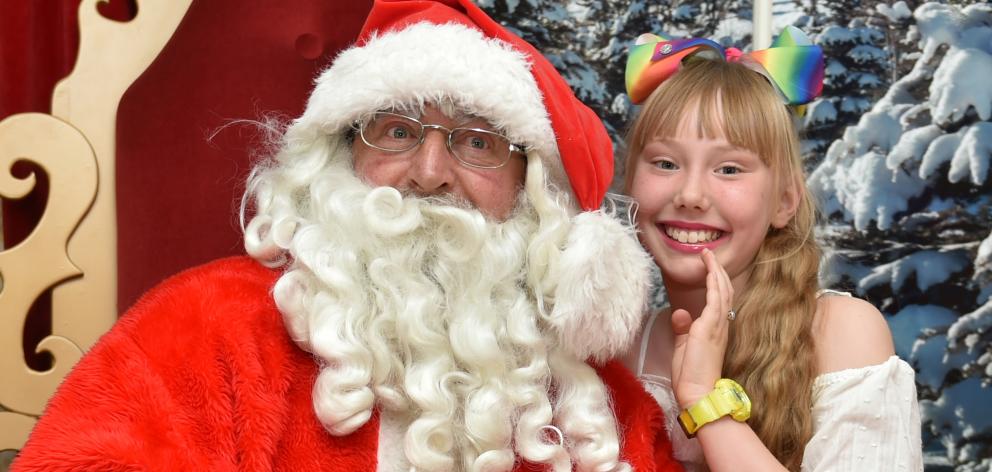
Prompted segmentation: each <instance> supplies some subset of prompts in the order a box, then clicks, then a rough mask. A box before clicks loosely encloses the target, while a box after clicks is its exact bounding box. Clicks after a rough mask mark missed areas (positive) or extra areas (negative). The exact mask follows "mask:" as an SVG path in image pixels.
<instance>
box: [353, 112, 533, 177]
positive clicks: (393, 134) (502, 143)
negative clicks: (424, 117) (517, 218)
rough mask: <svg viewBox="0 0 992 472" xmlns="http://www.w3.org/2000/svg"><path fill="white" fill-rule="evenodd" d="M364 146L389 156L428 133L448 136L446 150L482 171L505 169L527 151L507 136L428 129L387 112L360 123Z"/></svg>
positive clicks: (414, 144) (473, 130) (416, 143)
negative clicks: (517, 154) (434, 132)
mask: <svg viewBox="0 0 992 472" xmlns="http://www.w3.org/2000/svg"><path fill="white" fill-rule="evenodd" d="M355 127H356V128H358V130H359V134H360V135H361V137H362V142H364V143H365V144H367V145H368V146H369V147H372V148H374V149H378V150H380V151H387V152H403V151H409V150H411V149H413V148H415V147H417V146H419V145H421V144H423V142H424V136H426V133H427V130H428V129H436V130H439V131H443V132H445V133H447V134H448V139H447V147H448V151H449V152H451V155H452V156H455V159H457V160H458V162H460V163H462V164H463V165H466V166H468V167H475V168H479V169H498V168H500V167H503V166H504V165H506V163H507V162H509V160H510V156H511V155H512V154H513V153H514V152H521V153H522V152H524V147H523V146H520V145H517V144H513V143H511V142H510V140H509V139H507V137H506V136H503V135H502V134H499V133H497V132H494V131H489V130H485V129H481V128H453V129H449V128H446V127H444V126H441V125H428V124H424V123H421V122H420V120H417V119H416V118H411V117H409V116H406V115H401V114H399V113H393V112H388V111H380V112H376V113H374V114H373V115H372V117H371V118H369V119H367V120H364V121H360V122H357V123H356V124H355Z"/></svg>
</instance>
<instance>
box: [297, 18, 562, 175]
mask: <svg viewBox="0 0 992 472" xmlns="http://www.w3.org/2000/svg"><path fill="white" fill-rule="evenodd" d="M444 101H449V102H450V103H452V104H453V105H455V106H456V107H458V108H460V109H462V110H464V111H467V112H469V113H472V114H473V115H475V116H478V117H480V118H484V119H486V120H488V121H489V122H490V123H491V124H492V125H493V126H495V127H497V128H498V129H500V130H502V131H503V132H504V133H506V135H507V137H508V138H509V139H510V141H512V142H514V143H516V144H523V145H526V146H527V147H528V148H529V151H528V156H539V157H540V158H541V160H542V161H543V162H544V165H545V167H546V168H547V169H548V171H549V175H550V176H551V178H552V181H553V182H554V183H555V184H556V185H557V186H559V187H560V188H561V189H568V190H571V186H570V185H569V184H568V180H567V177H565V172H564V168H563V166H562V164H561V162H560V159H559V158H558V147H557V145H556V144H555V133H554V131H553V129H552V127H551V120H550V119H549V117H548V112H547V109H546V108H545V107H544V102H543V101H542V95H541V91H540V89H539V88H538V86H537V82H535V80H534V77H533V76H532V75H531V70H530V62H529V61H528V58H527V56H526V55H525V54H523V53H522V52H519V51H517V50H516V49H514V48H513V47H512V46H510V44H508V43H506V42H504V41H501V40H498V39H492V38H486V37H485V36H483V34H482V33H481V32H480V31H478V30H475V29H472V28H469V27H466V26H464V25H460V24H457V23H447V24H434V23H429V22H422V23H416V24H413V25H410V26H407V27H406V28H404V29H402V30H399V31H390V32H386V33H383V34H381V35H377V36H372V37H371V38H370V39H369V40H368V41H367V42H366V43H365V44H364V45H361V46H356V47H352V48H350V49H347V50H345V51H344V52H342V53H341V54H340V55H338V57H337V58H336V59H335V60H334V63H333V64H332V65H331V67H329V68H328V69H327V70H325V71H324V72H323V73H322V74H321V75H320V77H318V79H317V82H316V87H315V88H314V91H313V94H312V95H311V96H310V100H309V102H308V103H307V108H306V110H305V111H304V113H303V116H302V117H300V119H299V120H297V125H303V126H308V127H310V126H314V127H317V128H318V129H319V130H320V131H322V132H324V133H327V134H336V133H340V132H342V131H343V130H345V129H346V128H347V127H348V126H350V125H351V123H353V122H354V121H355V120H357V119H359V118H362V117H364V116H367V115H368V114H369V113H372V112H375V111H378V110H384V109H389V108H394V107H402V106H411V105H424V104H430V103H442V102H444Z"/></svg>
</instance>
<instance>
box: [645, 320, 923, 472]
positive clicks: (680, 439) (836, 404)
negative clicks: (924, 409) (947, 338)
mask: <svg viewBox="0 0 992 472" xmlns="http://www.w3.org/2000/svg"><path fill="white" fill-rule="evenodd" d="M655 316H656V314H653V315H651V316H650V317H649V319H648V323H647V325H646V326H645V331H644V333H645V335H644V336H643V338H642V340H641V359H640V360H639V362H638V372H636V374H637V377H638V378H639V379H640V380H641V383H642V384H643V385H644V387H645V389H646V390H647V391H648V392H649V393H650V394H651V396H653V397H654V398H655V400H656V401H658V404H659V405H660V406H661V408H662V410H663V411H664V412H665V422H666V427H667V430H668V435H669V437H671V440H672V446H673V448H674V450H675V458H676V459H678V460H679V461H680V462H682V465H683V466H684V467H685V469H686V471H687V472H699V471H707V470H708V469H707V468H706V462H705V460H704V458H703V450H702V448H701V447H700V446H699V441H698V440H696V439H688V438H686V437H685V434H684V433H683V432H682V428H680V427H679V425H678V419H677V418H678V414H679V412H680V410H681V409H680V408H679V406H678V402H677V401H676V400H675V395H674V393H673V392H672V384H671V381H670V380H669V379H667V378H665V377H661V376H657V375H651V374H645V373H644V372H643V366H644V362H643V361H644V359H643V356H644V354H645V353H646V352H647V348H646V346H647V345H648V344H647V343H648V339H649V337H650V336H648V334H649V333H650V332H651V331H650V329H651V325H652V324H653V323H654V319H655ZM914 377H915V372H914V371H913V368H912V367H910V365H909V364H907V363H906V361H903V360H902V359H900V358H898V357H896V356H892V357H890V358H889V359H888V360H886V361H885V362H883V363H881V364H878V365H872V366H867V367H861V368H858V369H847V370H842V371H837V372H830V373H826V374H823V375H820V376H819V377H817V378H816V379H815V380H814V382H813V397H814V404H813V437H812V439H810V441H809V443H807V444H806V450H805V452H804V454H803V462H802V470H803V471H807V472H825V471H837V472H842V471H843V472H849V471H869V470H870V471H894V472H908V471H922V470H923V447H922V442H921V438H920V436H921V428H920V409H919V403H918V402H917V399H916V382H915V381H914Z"/></svg>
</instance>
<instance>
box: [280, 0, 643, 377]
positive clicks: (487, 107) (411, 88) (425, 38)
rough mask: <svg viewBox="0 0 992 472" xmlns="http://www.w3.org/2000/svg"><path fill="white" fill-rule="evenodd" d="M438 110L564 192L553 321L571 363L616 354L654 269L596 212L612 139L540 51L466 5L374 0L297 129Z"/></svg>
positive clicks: (444, 0)
mask: <svg viewBox="0 0 992 472" xmlns="http://www.w3.org/2000/svg"><path fill="white" fill-rule="evenodd" d="M443 102H450V103H452V104H454V105H455V106H456V107H458V108H459V109H461V110H465V111H468V112H471V113H472V114H474V115H476V116H479V117H481V118H485V119H486V120H488V121H489V122H490V123H491V124H492V125H494V126H495V127H497V128H498V129H500V130H501V131H502V132H504V133H505V134H506V135H507V137H508V138H509V139H510V141H511V142H514V143H518V144H523V145H525V146H526V147H527V157H528V159H534V158H538V159H541V162H542V163H543V164H544V167H545V168H546V169H547V174H548V177H549V180H550V182H551V184H552V185H554V187H555V188H557V189H558V191H560V192H567V193H568V194H570V196H571V199H572V205H574V206H573V208H572V211H574V212H575V213H577V216H575V217H574V218H573V221H572V223H573V224H572V229H571V230H570V234H569V237H568V242H567V243H566V247H565V250H564V251H563V253H562V257H561V258H560V260H559V264H560V267H558V270H559V271H560V272H559V273H560V274H561V278H560V279H559V283H558V288H557V289H556V291H555V303H554V308H553V309H552V313H551V314H550V320H551V324H552V325H553V326H554V327H555V328H556V329H558V330H559V332H560V338H561V340H562V344H563V345H564V346H565V347H566V349H568V350H570V351H572V352H573V353H574V354H576V355H579V356H583V357H585V356H591V357H596V358H600V359H603V358H607V357H611V356H612V355H614V354H616V353H617V352H618V351H619V350H620V349H622V348H623V347H625V346H626V344H627V343H628V342H629V340H630V338H632V337H633V334H634V331H636V329H638V328H639V325H640V319H641V315H642V312H643V308H644V301H645V299H646V294H647V288H648V279H649V276H648V266H649V264H650V263H651V262H650V259H649V258H648V257H647V256H646V255H645V253H644V252H643V250H641V248H640V246H639V244H638V243H637V242H636V240H635V239H634V238H633V237H632V230H631V229H630V228H627V227H624V226H623V225H621V224H620V223H618V222H617V221H616V220H614V219H613V218H612V217H611V216H609V215H606V214H604V213H603V212H601V211H596V210H598V209H599V208H600V205H601V204H602V202H603V198H604V195H605V194H606V191H607V188H608V187H609V185H610V182H611V180H612V177H613V147H612V143H611V142H610V138H609V135H608V134H607V132H606V129H605V128H604V126H603V124H602V122H601V121H600V119H599V118H598V117H597V116H596V114H595V113H594V112H593V111H592V110H590V109H589V108H588V107H586V106H585V105H584V104H583V103H582V102H580V101H579V100H578V98H576V97H575V95H574V93H573V92H572V90H571V88H570V87H569V86H568V83H566V82H565V80H564V79H563V78H562V76H561V75H560V74H559V73H558V72H557V71H556V70H555V68H554V66H552V65H551V63H550V62H549V61H548V60H547V59H545V58H544V56H543V55H541V54H540V53H539V52H538V51H537V50H536V49H534V47H533V46H531V45H530V44H528V43H527V42H525V41H523V40H522V39H520V38H519V37H517V36H515V35H513V34H512V33H510V32H509V31H507V30H506V29H504V28H503V27H502V26H500V25H499V24H498V23H496V22H495V21H493V20H492V19H491V18H489V17H488V16H487V15H486V14H485V13H484V12H483V11H482V10H480V9H479V8H478V7H477V6H475V5H474V4H473V3H472V2H471V1H470V0H376V1H375V3H374V5H373V7H372V10H371V12H370V14H369V17H368V19H367V20H366V23H365V25H364V26H363V28H362V31H361V33H360V34H359V37H358V40H357V41H356V44H355V46H353V47H351V48H349V49H346V50H345V51H343V52H342V53H341V54H340V55H338V57H337V58H335V60H334V62H333V64H332V65H331V66H330V67H329V68H328V69H327V70H326V71H324V72H323V73H322V74H321V76H320V77H319V78H318V79H317V82H316V87H315V89H314V92H313V94H312V95H311V97H310V100H309V102H308V103H307V107H306V110H305V112H304V114H303V116H302V117H300V118H299V120H298V121H297V124H298V125H303V126H304V127H307V128H310V127H316V128H317V129H319V132H320V133H326V134H331V135H334V134H341V133H343V132H344V131H345V130H347V129H348V127H349V126H350V125H351V123H353V122H354V121H355V120H357V119H359V118H361V117H363V116H367V114H369V113H370V112H373V111H376V110H384V109H389V108H395V107H402V106H410V105H411V104H428V103H443Z"/></svg>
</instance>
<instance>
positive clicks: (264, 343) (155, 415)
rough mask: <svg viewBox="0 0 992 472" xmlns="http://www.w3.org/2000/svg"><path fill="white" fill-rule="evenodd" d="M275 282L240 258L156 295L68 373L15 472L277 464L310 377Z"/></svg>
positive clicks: (179, 279)
mask: <svg viewBox="0 0 992 472" xmlns="http://www.w3.org/2000/svg"><path fill="white" fill-rule="evenodd" d="M274 280H275V275H274V274H272V273H271V272H270V271H268V270H266V269H264V268H261V267H259V266H257V265H256V264H255V263H254V262H252V261H250V260H247V259H244V258H233V259H226V260H222V261H218V262H215V263H212V264H209V265H207V266H204V267H200V268H197V269H193V270H190V271H187V272H184V273H182V274H180V275H178V276H175V277H173V278H172V279H170V280H168V281H166V282H165V283H163V284H162V285H160V286H159V287H158V288H156V289H154V290H152V291H151V292H149V294H147V295H146V296H145V297H144V298H143V299H142V300H141V301H139V302H138V304H137V305H135V307H134V308H132V309H131V310H129V311H128V313H126V314H125V316H124V317H122V318H121V320H120V321H119V322H118V323H117V325H116V326H115V327H114V328H113V329H112V330H111V331H110V332H109V333H107V334H106V335H105V336H104V337H103V338H102V339H101V340H100V341H99V343H97V345H96V346H95V347H94V348H93V349H92V351H91V352H89V353H88V354H87V355H86V356H85V357H84V358H83V360H82V361H81V362H80V363H79V365H77V366H76V368H75V369H74V370H73V371H72V372H71V373H70V375H69V376H68V377H67V378H66V380H65V381H64V383H63V384H62V385H61V386H60V388H59V390H58V392H57V394H56V395H55V397H53V399H52V400H51V401H50V402H49V405H48V407H47V409H46V411H45V414H44V415H43V416H42V418H41V420H40V421H39V423H38V425H37V426H36V427H35V429H34V431H33V432H32V433H31V437H30V438H29V440H28V442H27V444H26V445H25V447H24V449H23V450H22V451H21V452H20V454H19V455H18V457H17V459H16V460H15V461H14V463H13V469H12V470H14V471H18V472H28V471H36V470H38V471H40V470H45V471H53V470H101V471H107V470H258V469H264V468H266V467H265V466H264V463H266V462H268V461H270V460H271V457H272V454H273V449H274V448H275V447H276V444H275V443H276V441H275V440H274V438H278V437H280V434H281V431H280V430H281V428H285V426H284V421H281V418H282V417H283V416H284V413H285V408H286V404H285V403H286V402H285V397H286V392H287V390H288V388H289V387H288V384H289V382H287V380H286V379H288V378H290V377H289V376H290V375H298V374H299V372H294V368H295V367H293V365H294V363H293V362H292V359H291V358H292V357H293V356H294V355H297V354H295V353H294V349H295V347H294V346H292V344H291V343H290V342H289V341H288V339H287V337H286V336H285V334H284V332H285V330H284V328H283V327H282V324H281V320H280V319H279V316H278V312H277V311H276V310H275V308H274V306H273V305H272V302H271V297H270V296H269V290H270V289H271V286H272V283H273V282H274Z"/></svg>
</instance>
